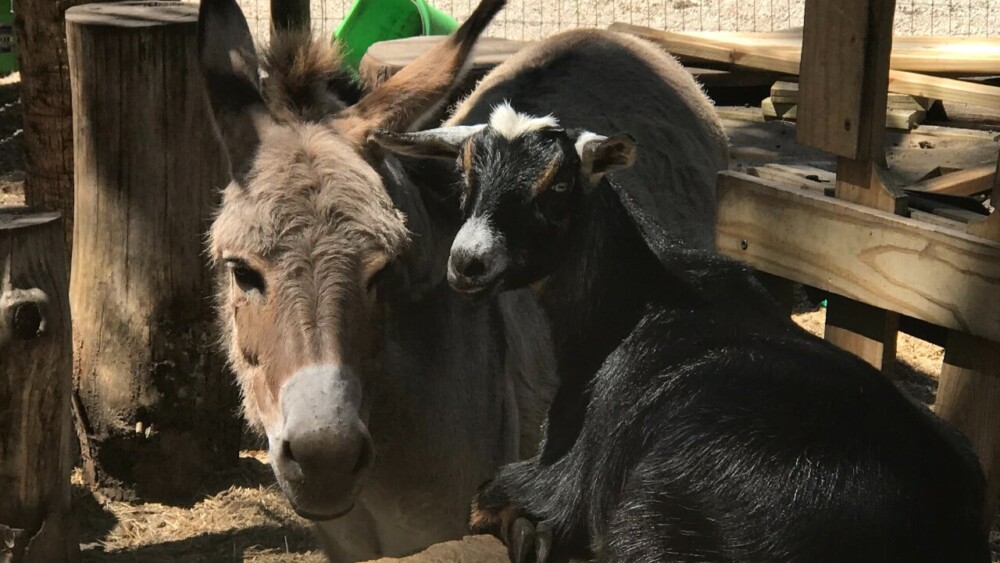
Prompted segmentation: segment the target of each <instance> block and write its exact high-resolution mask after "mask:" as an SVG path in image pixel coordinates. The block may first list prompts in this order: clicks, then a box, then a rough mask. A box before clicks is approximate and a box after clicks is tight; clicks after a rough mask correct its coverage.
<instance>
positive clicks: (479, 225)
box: [372, 104, 636, 295]
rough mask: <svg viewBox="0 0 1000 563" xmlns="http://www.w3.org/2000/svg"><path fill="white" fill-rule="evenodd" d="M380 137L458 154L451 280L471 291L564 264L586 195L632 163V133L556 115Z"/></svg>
mask: <svg viewBox="0 0 1000 563" xmlns="http://www.w3.org/2000/svg"><path fill="white" fill-rule="evenodd" d="M372 138H373V140H374V141H375V142H377V143H379V144H380V145H382V146H383V147H385V148H386V149H388V150H391V151H394V152H397V153H400V154H406V155H410V156H422V157H434V158H447V159H455V160H456V162H457V163H458V166H459V167H460V168H461V171H462V176H463V178H462V185H461V186H462V188H461V189H462V195H461V206H462V215H463V218H464V220H465V224H464V225H463V226H462V228H461V230H460V231H459V232H458V236H457V237H456V238H455V242H454V244H453V245H452V248H451V256H450V259H449V262H448V281H449V282H450V283H451V285H452V287H454V288H455V289H456V290H458V291H461V292H464V293H469V294H477V295H479V294H491V293H493V292H497V291H503V290H507V289H515V288H519V287H524V286H526V285H528V284H531V283H534V282H536V281H538V280H540V279H542V278H544V277H545V276H547V275H548V274H549V273H551V271H552V269H553V268H554V267H555V266H556V265H557V264H558V263H559V262H560V260H559V257H560V255H561V254H562V253H563V252H564V251H565V250H566V248H567V245H568V243H569V237H570V236H571V230H572V227H573V225H574V224H575V221H576V220H577V219H578V217H579V214H580V213H581V211H582V206H583V204H584V201H585V199H586V198H587V197H588V196H589V194H590V193H591V192H592V191H593V190H594V189H595V188H596V187H597V186H598V185H600V183H601V180H602V179H603V178H604V176H605V175H606V174H607V173H609V172H611V171H613V170H617V169H621V168H626V167H628V166H631V165H632V163H633V162H634V161H635V148H636V146H635V141H634V140H633V139H632V138H631V137H629V136H627V135H614V136H611V137H605V136H602V135H598V134H595V133H591V132H589V131H582V130H566V129H563V128H561V127H560V126H559V122H558V120H556V119H555V118H554V117H552V116H545V117H535V116H529V115H524V114H520V113H517V112H516V111H514V109H513V108H511V107H510V105H508V104H503V105H500V106H498V107H497V108H495V109H494V111H493V113H492V115H491V117H490V121H489V123H488V124H485V125H477V126H458V127H443V128H439V129H432V130H428V131H421V132H418V133H404V134H398V133H391V132H387V131H376V132H374V134H373V136H372Z"/></svg>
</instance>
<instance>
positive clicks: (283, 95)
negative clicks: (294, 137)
mask: <svg viewBox="0 0 1000 563" xmlns="http://www.w3.org/2000/svg"><path fill="white" fill-rule="evenodd" d="M261 70H262V71H263V72H264V76H265V79H264V83H263V90H264V91H263V96H264V100H265V101H266V102H267V106H268V109H269V110H270V112H271V114H272V115H273V116H274V117H275V118H276V119H278V120H281V121H290V120H296V121H320V120H322V119H325V118H327V117H329V116H331V115H333V114H335V113H337V112H339V111H341V110H343V109H344V108H346V107H347V106H348V105H350V104H352V103H354V102H356V101H357V99H358V97H359V96H360V88H359V87H358V85H357V83H356V82H355V80H354V78H353V76H352V75H351V74H350V72H349V71H348V70H347V69H346V67H345V66H344V63H343V55H342V53H341V52H340V50H339V45H337V46H331V45H330V44H329V43H328V42H327V41H324V40H322V39H319V38H317V37H314V36H313V34H312V33H311V32H309V31H296V30H286V31H281V32H278V33H276V34H275V35H274V37H273V38H272V40H271V43H270V45H268V46H266V47H264V48H262V49H261Z"/></svg>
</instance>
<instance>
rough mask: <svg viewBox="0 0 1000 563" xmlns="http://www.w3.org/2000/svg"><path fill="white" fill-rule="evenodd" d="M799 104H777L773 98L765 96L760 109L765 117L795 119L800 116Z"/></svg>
mask: <svg viewBox="0 0 1000 563" xmlns="http://www.w3.org/2000/svg"><path fill="white" fill-rule="evenodd" d="M798 108H799V106H797V105H795V104H780V103H779V104H776V103H774V102H773V101H772V100H771V98H764V99H763V100H761V102H760V111H761V113H763V114H764V117H773V118H776V119H784V120H786V121H795V119H796V118H797V117H798V112H799V109H798Z"/></svg>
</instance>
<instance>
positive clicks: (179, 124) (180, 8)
mask: <svg viewBox="0 0 1000 563" xmlns="http://www.w3.org/2000/svg"><path fill="white" fill-rule="evenodd" d="M197 9H198V7H197V5H192V4H183V3H179V2H135V3H122V4H90V5H85V6H79V7H76V8H73V9H71V10H70V11H69V12H67V24H68V25H67V32H68V37H69V47H70V70H71V77H72V84H73V108H74V125H75V128H74V141H75V144H76V194H77V206H76V213H77V221H76V227H75V230H74V237H75V242H74V247H73V263H74V267H73V270H72V279H71V285H70V299H71V303H72V306H73V316H74V321H75V325H76V330H75V332H74V347H75V348H74V349H75V351H76V357H75V364H74V376H75V378H76V381H77V385H78V389H79V396H80V402H81V404H82V407H83V409H84V411H85V419H86V423H87V428H86V431H87V438H88V439H89V443H90V444H91V451H89V452H84V457H85V461H86V460H87V459H86V458H87V456H90V461H93V463H94V465H95V468H96V475H95V476H94V482H93V483H91V484H92V485H99V486H101V487H104V488H106V489H107V490H108V491H110V492H113V493H116V494H121V495H123V496H131V495H132V494H134V493H138V494H141V495H143V496H146V497H148V498H161V497H167V498H171V497H184V496H187V495H189V494H192V493H194V492H195V490H196V489H197V488H198V487H199V486H200V483H201V478H202V476H203V475H204V474H205V472H207V471H209V470H211V469H213V468H219V467H229V466H232V465H234V464H235V463H236V462H237V456H238V446H239V436H240V424H239V422H238V420H237V419H236V418H235V412H236V409H237V404H238V402H237V397H236V393H235V386H234V385H233V382H232V381H231V379H230V375H229V374H228V372H227V370H226V368H225V366H224V362H223V358H221V357H220V354H219V353H217V351H216V349H215V346H214V345H213V344H214V342H215V340H216V331H215V326H214V322H213V318H214V314H213V311H212V307H211V299H210V296H211V295H212V285H213V284H212V280H211V279H210V273H209V269H208V267H207V265H206V264H205V263H204V261H203V259H202V241H203V236H204V233H205V232H206V231H207V229H208V226H209V221H210V218H211V215H212V212H213V209H214V208H215V206H216V205H217V202H218V193H219V190H220V188H222V187H224V186H225V185H226V183H227V182H228V178H227V172H226V159H225V156H224V154H223V152H222V150H221V146H220V145H219V143H218V141H217V140H216V138H215V136H214V133H213V132H212V129H211V127H210V125H209V124H210V123H211V116H210V113H209V108H208V104H207V100H206V96H205V94H204V90H203V88H204V86H203V84H202V79H201V77H200V73H199V72H198V64H197V23H196V22H197Z"/></svg>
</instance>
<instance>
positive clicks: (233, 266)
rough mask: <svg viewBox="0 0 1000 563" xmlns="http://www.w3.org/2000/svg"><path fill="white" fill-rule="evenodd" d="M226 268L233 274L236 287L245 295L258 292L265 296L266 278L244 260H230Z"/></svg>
mask: <svg viewBox="0 0 1000 563" xmlns="http://www.w3.org/2000/svg"><path fill="white" fill-rule="evenodd" d="M226 267H228V268H229V271H230V272H232V274H233V281H235V282H236V286H237V287H239V288H240V290H241V291H243V292H245V293H250V292H253V291H256V292H258V293H261V294H263V293H264V289H265V284H264V276H262V275H261V274H260V272H258V271H257V270H254V269H253V268H251V267H250V266H249V265H247V263H246V262H243V261H242V260H228V261H227V262H226Z"/></svg>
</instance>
